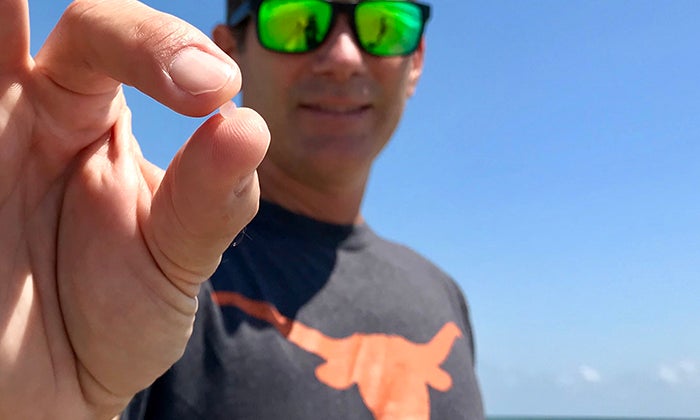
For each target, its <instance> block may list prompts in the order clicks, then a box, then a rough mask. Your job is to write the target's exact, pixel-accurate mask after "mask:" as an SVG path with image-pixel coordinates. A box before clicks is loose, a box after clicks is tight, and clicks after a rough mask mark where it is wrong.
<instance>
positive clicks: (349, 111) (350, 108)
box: [299, 103, 371, 117]
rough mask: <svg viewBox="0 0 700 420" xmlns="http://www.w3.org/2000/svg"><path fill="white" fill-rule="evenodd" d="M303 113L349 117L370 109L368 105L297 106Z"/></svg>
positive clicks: (314, 104)
mask: <svg viewBox="0 0 700 420" xmlns="http://www.w3.org/2000/svg"><path fill="white" fill-rule="evenodd" d="M299 107H300V108H301V109H302V110H304V111H311V112H314V113H318V114H324V115H328V116H339V117H340V116H350V115H358V114H362V113H363V112H365V111H368V110H369V109H370V108H371V105H368V104H319V103H307V104H301V105H300V106H299Z"/></svg>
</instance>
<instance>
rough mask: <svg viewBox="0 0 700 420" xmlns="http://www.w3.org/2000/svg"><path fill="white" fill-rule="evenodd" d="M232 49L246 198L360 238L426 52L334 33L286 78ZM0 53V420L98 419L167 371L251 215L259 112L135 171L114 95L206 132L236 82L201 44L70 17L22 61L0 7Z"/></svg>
mask: <svg viewBox="0 0 700 420" xmlns="http://www.w3.org/2000/svg"><path fill="white" fill-rule="evenodd" d="M217 32H220V30H219V29H217ZM248 39H249V41H248V42H247V44H246V48H245V49H244V50H241V51H238V50H234V49H228V51H227V52H229V53H230V55H233V56H234V57H235V58H236V59H237V60H239V64H240V67H241V68H243V69H244V70H243V72H244V74H245V75H246V77H250V79H251V80H250V81H248V82H246V87H245V89H246V95H245V98H246V100H245V103H246V104H249V105H252V106H256V107H257V108H259V112H260V113H261V114H263V116H264V117H265V118H267V119H268V120H269V123H270V127H271V131H272V133H273V134H272V135H273V136H274V137H275V146H274V147H273V148H272V149H271V151H270V156H269V158H268V159H266V160H265V162H264V163H263V164H262V165H261V166H260V178H261V179H262V182H263V183H264V185H265V188H264V190H263V195H264V196H265V197H267V198H268V199H270V200H272V201H275V202H278V203H280V204H282V205H284V206H286V207H288V208H290V209H292V210H297V211H299V212H301V213H304V214H308V215H311V216H315V217H317V218H318V219H321V220H327V221H335V222H338V223H352V222H357V221H359V220H361V216H360V215H359V206H360V203H361V200H362V195H363V192H364V186H365V183H366V180H367V177H368V174H369V169H370V167H371V163H372V161H373V159H374V158H375V157H376V155H377V154H378V153H379V151H380V150H381V149H382V147H383V146H384V145H385V144H386V142H387V141H388V139H389V137H390V135H391V132H392V131H393V129H394V127H395V125H396V123H397V121H398V119H399V116H400V114H401V110H402V109H403V106H404V103H405V100H406V99H407V98H408V97H409V96H410V95H411V94H412V92H413V90H414V88H415V84H416V83H417V79H418V77H419V75H420V70H421V68H422V55H423V53H422V51H423V47H422V46H421V49H420V50H419V53H417V54H416V55H414V56H412V57H408V58H391V59H381V60H380V59H376V58H373V57H369V56H366V55H364V54H363V53H361V52H360V51H359V50H358V49H357V47H356V46H355V45H354V43H353V41H352V39H351V38H350V32H349V28H348V26H347V23H346V22H343V21H341V23H340V25H338V26H336V28H335V29H334V32H333V34H332V36H331V38H330V40H329V42H328V43H326V44H324V46H323V47H322V48H321V49H319V50H318V51H316V52H315V53H313V54H308V55H303V56H298V57H294V58H291V57H283V56H278V55H272V53H269V52H267V51H263V50H261V49H259V48H256V44H255V43H254V40H255V38H254V37H248ZM219 41H220V40H219ZM219 43H220V45H222V46H224V45H225V43H224V42H219ZM234 44H235V43H234ZM0 45H2V46H3V50H2V54H0V418H21V419H30V420H31V419H45V418H51V419H71V420H73V419H78V420H81V419H106V418H112V417H114V416H115V415H117V414H118V413H119V412H120V411H121V410H122V409H123V408H124V407H125V406H126V404H127V403H128V401H129V400H130V399H131V397H132V396H133V395H134V394H135V393H136V392H138V391H139V390H140V389H143V388H144V387H146V386H148V385H149V384H150V383H151V382H152V381H153V380H155V379H156V378H157V377H158V376H160V375H161V374H162V373H163V372H164V371H165V370H167V368H168V367H169V366H171V365H172V363H174V362H175V361H176V360H177V359H178V358H179V357H180V356H181V355H182V353H183V351H184V348H185V345H186V342H187V339H188V338H189V336H190V334H191V328H192V323H193V320H194V315H195V312H196V298H195V296H196V295H197V292H198V290H199V286H200V284H201V283H202V282H204V281H206V279H207V278H208V277H209V276H210V275H211V273H212V272H213V271H214V269H215V268H216V266H217V265H218V263H219V261H220V256H221V253H222V252H223V251H224V250H225V249H226V247H227V246H228V245H229V243H230V242H231V240H232V239H233V238H234V237H235V236H236V234H237V233H238V232H239V231H240V230H241V228H242V227H243V226H245V225H246V224H247V223H248V222H249V221H250V219H251V218H252V217H253V215H254V214H255V212H256V210H257V203H258V199H259V194H260V193H259V191H260V190H259V187H258V182H257V175H256V172H255V170H256V168H257V167H258V165H260V162H261V161H262V159H263V156H264V155H265V153H266V150H267V147H268V143H269V140H270V132H269V131H268V129H267V126H266V124H265V122H264V121H263V119H262V118H261V117H260V115H258V114H257V113H256V112H254V111H252V110H250V109H246V108H240V109H228V110H227V111H226V112H225V114H226V117H224V116H222V115H219V114H217V115H214V116H213V117H211V118H209V119H208V120H207V121H206V122H204V124H203V125H202V126H201V127H200V128H199V129H198V130H197V131H196V132H195V133H194V134H193V135H192V136H191V137H190V138H189V139H188V140H187V141H186V142H185V144H184V146H183V147H182V149H181V150H180V152H179V153H178V154H177V155H176V157H175V158H174V159H173V161H172V162H171V164H170V166H169V167H168V169H167V170H166V171H163V170H161V169H160V168H157V167H155V166H153V165H152V164H150V163H149V162H148V161H147V160H146V159H144V157H143V156H142V154H141V152H140V150H139V146H138V142H137V140H136V139H135V137H134V136H133V134H132V132H131V125H130V111H129V109H128V107H127V105H126V103H125V100H124V96H123V93H122V89H121V83H127V84H129V85H132V86H135V87H136V88H138V89H140V90H141V91H143V92H144V93H146V94H148V95H150V96H151V97H153V98H154V99H156V100H158V101H159V102H161V103H163V104H164V105H166V106H168V107H170V108H172V109H173V110H174V111H176V112H179V113H182V114H185V115H190V116H203V115H207V114H209V113H210V112H212V111H214V110H215V109H216V108H217V107H219V106H221V105H222V104H223V103H225V102H227V101H228V100H229V99H230V98H231V97H233V96H234V95H235V94H236V93H237V91H238V89H239V87H240V85H241V77H240V73H239V71H238V67H237V66H236V63H235V62H234V61H233V60H232V59H231V58H230V57H229V56H228V55H227V54H225V53H223V52H222V51H221V50H219V49H218V48H217V47H216V46H215V45H214V43H213V42H212V41H211V40H209V39H208V38H207V37H206V36H205V35H204V34H202V33H201V32H199V31H198V30H196V29H195V28H193V27H192V26H191V25H188V24H187V23H185V22H183V21H181V20H178V19H176V18H174V17H172V16H169V15H165V14H162V13H159V12H157V11H154V10H152V9H150V8H148V7H147V6H145V5H143V4H140V3H138V2H136V1H134V0H78V1H76V2H74V3H72V4H71V5H70V6H69V7H68V9H67V10H66V13H65V14H64V16H63V18H62V19H61V21H60V22H59V23H58V24H57V26H56V28H55V29H54V31H53V32H52V35H51V36H50V37H49V39H48V40H47V41H46V44H45V45H44V46H43V47H42V48H41V50H40V52H39V53H38V54H37V56H36V57H33V58H32V57H31V56H30V55H29V21H28V13H27V0H0ZM193 51H194V52H195V55H196V57H194V58H193V56H192V55H191V54H193ZM188 54H189V55H188ZM197 54H198V55H197ZM204 56H206V57H208V58H206V59H204V58H203V57H204ZM187 57H189V58H187ZM195 58H196V59H195ZM214 62H216V63H218V65H214V64H213V63H214ZM176 63H179V65H176ZM182 63H186V64H187V65H186V66H183V65H182ZM218 67H222V68H224V70H222V72H220V73H219V74H218V75H217V74H214V73H216V72H214V71H213V70H212V69H213V68H218ZM285 67H286V68H285ZM226 69H228V70H226ZM253 69H254V70H255V71H253ZM258 71H259V72H260V73H259V77H256V76H255V74H256V72H258ZM197 75H207V76H208V77H206V78H204V79H205V80H199V79H198V77H197ZM209 76H211V77H209ZM215 76H216V77H215ZM212 81H215V82H216V83H213V82H212ZM266 83H269V84H270V86H269V87H266V86H265V84H266ZM357 88H359V92H360V93H358V91H357ZM275 95H279V96H277V97H276V96H275ZM336 101H337V102H336ZM358 106H360V108H362V110H363V111H361V112H353V111H352V109H356V108H357V107H358ZM328 108H331V110H332V111H334V112H328ZM324 109H325V111H324ZM348 110H350V111H349V112H348ZM329 114H331V115H329ZM295 121H296V122H295ZM337 127H342V130H341V129H338V128H337ZM159 140H160V141H179V140H181V139H159Z"/></svg>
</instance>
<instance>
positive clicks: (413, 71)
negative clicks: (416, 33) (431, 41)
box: [406, 37, 425, 98]
mask: <svg viewBox="0 0 700 420" xmlns="http://www.w3.org/2000/svg"><path fill="white" fill-rule="evenodd" d="M424 57H425V37H423V38H421V40H420V44H418V48H417V49H416V51H415V52H414V53H413V55H411V63H410V69H409V73H408V86H407V89H406V97H409V98H410V97H411V96H413V94H414V93H415V91H416V86H418V79H420V75H421V74H422V73H423V59H424Z"/></svg>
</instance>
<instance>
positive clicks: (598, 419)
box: [486, 416, 700, 420]
mask: <svg viewBox="0 0 700 420" xmlns="http://www.w3.org/2000/svg"><path fill="white" fill-rule="evenodd" d="M486 419H487V420H700V418H696V417H695V418H694V417H605V416H590V417H583V416H487V417H486Z"/></svg>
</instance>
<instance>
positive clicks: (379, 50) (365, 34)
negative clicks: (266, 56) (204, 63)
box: [228, 0, 430, 57]
mask: <svg viewBox="0 0 700 420" xmlns="http://www.w3.org/2000/svg"><path fill="white" fill-rule="evenodd" d="M253 12H255V14H256V15H257V33H258V40H259V41H260V45H262V46H263V47H264V48H266V49H268V50H271V51H275V52H280V53H288V54H301V53H306V52H309V51H312V50H314V49H316V48H318V47H319V46H320V45H321V44H323V42H324V41H325V40H326V38H328V34H330V33H331V29H332V28H333V25H334V24H335V21H336V20H337V19H338V15H340V14H344V15H345V16H347V18H348V21H349V22H350V26H351V27H352V31H353V35H354V36H355V40H356V41H357V45H359V46H360V48H361V49H362V50H363V51H365V52H366V53H368V54H371V55H375V56H380V57H390V56H402V55H409V54H411V53H413V52H414V51H415V50H416V48H418V45H419V43H420V40H421V37H422V35H423V30H424V29H425V23H426V22H427V21H428V18H429V17H430V6H429V5H427V4H422V3H416V2H412V1H403V0H360V2H358V3H336V2H332V1H327V0H248V1H244V2H243V4H241V6H240V7H239V8H238V9H236V10H234V11H233V12H232V13H231V14H230V15H229V19H228V25H229V26H231V27H234V26H236V25H238V24H240V23H241V22H243V21H244V20H245V19H246V18H247V17H248V16H249V15H250V14H251V13H253Z"/></svg>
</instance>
